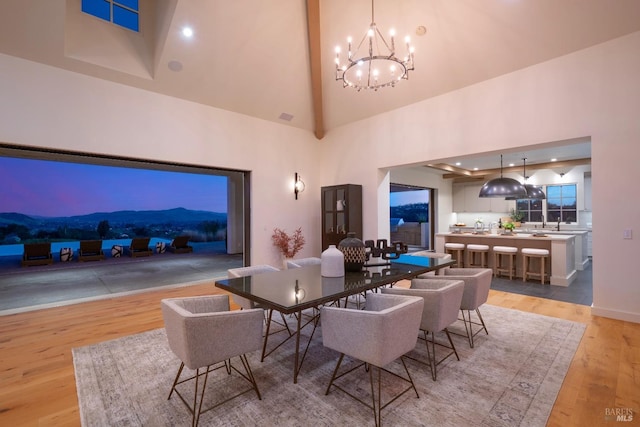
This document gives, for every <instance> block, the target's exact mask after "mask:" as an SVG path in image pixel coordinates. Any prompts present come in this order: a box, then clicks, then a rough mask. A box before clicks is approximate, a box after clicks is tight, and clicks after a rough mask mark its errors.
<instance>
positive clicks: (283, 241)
mask: <svg viewBox="0 0 640 427" xmlns="http://www.w3.org/2000/svg"><path fill="white" fill-rule="evenodd" d="M271 241H272V242H273V246H275V247H277V248H278V249H279V250H280V252H281V253H282V255H284V257H285V258H293V257H294V256H296V254H297V253H298V252H300V250H302V247H303V246H304V243H305V241H304V236H303V235H302V227H300V228H298V229H297V230H296V231H294V232H293V234H292V235H291V236H289V235H288V234H287V233H286V232H285V231H284V230H281V229H279V228H274V229H273V235H272V236H271Z"/></svg>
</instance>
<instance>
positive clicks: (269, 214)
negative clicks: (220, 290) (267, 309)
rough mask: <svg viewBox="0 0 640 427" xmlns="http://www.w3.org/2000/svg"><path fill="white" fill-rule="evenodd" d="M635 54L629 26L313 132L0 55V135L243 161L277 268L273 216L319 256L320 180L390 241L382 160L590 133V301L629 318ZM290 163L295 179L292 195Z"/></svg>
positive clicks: (173, 157) (147, 154)
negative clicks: (586, 45) (615, 35)
mask: <svg viewBox="0 0 640 427" xmlns="http://www.w3.org/2000/svg"><path fill="white" fill-rule="evenodd" d="M638 52H640V33H634V34H631V35H629V36H626V37H622V38H620V39H616V40H613V41H611V42H608V43H605V44H602V45H599V46H596V47H593V48H590V49H586V50H583V51H580V52H576V53H573V54H571V55H567V56H565V57H561V58H558V59H556V60H553V61H549V62H546V63H543V64H539V65H536V66H533V67H529V68H526V69H523V70H520V71H518V72H514V73H511V74H508V75H505V76H502V77H499V78H495V79H492V80H489V81H486V82H483V83H480V84H477V85H473V86H469V87H467V88H464V89H462V90H459V91H455V92H452V93H449V94H446V95H443V96H439V97H436V98H433V99H430V100H427V101H424V102H420V103H417V104H413V105H411V106H408V107H405V108H402V109H398V110H394V111H392V112H389V113H385V114H383V115H380V116H377V117H373V118H370V119H366V120H362V121H360V122H357V123H354V124H350V125H347V126H344V127H341V128H338V129H335V130H331V131H329V132H328V133H327V136H326V137H325V138H324V139H323V140H322V141H320V142H318V141H316V140H315V138H314V137H313V136H312V134H311V133H307V132H303V131H301V130H297V129H295V128H292V127H288V126H281V125H278V124H274V123H271V122H265V121H262V120H257V119H253V118H249V117H246V116H242V115H239V114H235V113H231V112H227V111H222V110H218V109H214V108H209V107H205V106H202V105H199V104H195V103H191V102H187V101H183V100H179V99H175V98H171V97H168V96H162V95H158V94H154V93H150V92H145V91H142V90H137V89H133V88H130V87H126V86H122V85H117V84H113V83H109V82H106V81H102V80H99V79H95V78H91V77H87V76H83V75H79V74H74V73H70V72H66V71H62V70H59V69H56V68H52V67H47V66H43V65H40V64H36V63H32V62H29V61H25V60H22V59H18V58H14V57H9V56H6V55H0V75H1V76H2V78H1V79H0V94H2V96H0V142H4V143H10V144H19V145H25V146H34V147H51V148H56V149H63V150H72V151H83V152H89V153H98V154H107V155H116V156H127V157H133V158H142V159H151V160H158V161H171V162H178V163H186V164H194V165H204V166H213V167H223V168H233V169H240V170H251V171H252V206H253V210H252V213H251V215H252V225H251V232H252V236H253V247H252V248H251V254H252V261H253V263H254V264H257V263H271V264H274V265H275V264H277V262H278V256H277V253H276V252H275V250H274V248H273V247H272V245H271V242H270V235H271V232H272V229H273V227H281V228H286V229H288V230H293V229H294V228H296V227H298V226H302V227H303V230H304V231H305V236H306V237H307V242H308V243H307V245H306V247H305V250H304V251H303V253H302V254H301V256H310V255H318V253H317V252H318V251H317V250H315V248H319V247H320V241H319V235H320V225H319V224H320V215H319V210H320V202H319V201H320V187H321V186H323V185H333V184H344V183H353V184H362V185H363V204H364V206H363V207H364V235H365V236H366V237H367V238H372V239H375V238H388V236H389V187H388V184H389V182H390V178H389V172H388V171H389V169H390V168H396V167H401V166H406V165H415V164H417V163H419V162H424V161H429V160H436V159H441V158H448V157H454V156H460V155H467V154H474V153H482V152H494V153H499V152H500V151H501V150H504V149H507V148H513V147H515V146H519V147H526V146H528V145H535V144H541V143H548V142H553V141H562V140H568V139H572V138H579V137H590V138H591V141H592V165H591V166H592V198H593V219H594V222H595V223H596V228H595V229H594V231H593V257H594V266H593V286H594V304H593V310H592V312H593V313H594V314H597V315H606V316H610V317H616V318H621V319H629V320H633V321H636V322H640V286H637V280H636V279H635V277H636V275H635V268H634V267H633V266H634V263H635V262H636V260H637V258H638V256H639V255H640V246H639V238H640V231H638V230H634V231H635V236H636V237H635V238H634V239H632V240H623V239H622V229H624V228H633V227H634V226H636V225H637V224H638V219H639V218H640V201H638V200H637V198H636V197H635V195H636V183H637V182H639V181H640V168H638V167H637V158H638V154H639V151H640V148H639V147H640V120H638V111H640V55H638ZM424 66H425V67H428V64H425V65H424ZM410 83H411V82H408V83H407V84H410ZM318 159H321V161H318ZM294 172H299V173H300V174H302V176H303V178H304V179H305V182H306V187H307V189H306V190H305V192H304V193H302V194H301V196H300V198H299V200H298V201H295V200H294V198H293V190H292V188H293V187H292V186H293V173H294ZM612 186H614V187H615V191H612V190H611V187H612ZM443 201H444V199H443V200H441V201H440V202H441V204H442V205H444V203H443ZM441 209H443V210H446V209H447V207H446V206H441ZM449 209H450V208H449ZM439 215H440V213H439Z"/></svg>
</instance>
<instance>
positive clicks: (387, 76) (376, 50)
mask: <svg viewBox="0 0 640 427" xmlns="http://www.w3.org/2000/svg"><path fill="white" fill-rule="evenodd" d="M394 36H395V32H394V30H391V31H390V40H391V43H387V41H386V40H385V38H384V37H383V36H382V33H381V32H380V30H379V29H378V27H377V26H376V21H375V18H374V8H373V0H371V24H370V25H369V30H368V31H367V32H366V34H365V35H364V36H363V37H362V40H360V43H359V44H358V45H357V47H356V48H355V50H352V48H353V46H352V44H351V43H352V39H351V37H348V38H347V43H348V53H347V62H346V63H343V64H341V62H340V52H341V49H340V47H339V46H338V47H336V80H342V87H352V88H355V89H356V90H358V91H360V90H362V89H373V90H378V88H381V87H386V86H392V87H393V86H395V85H396V82H398V81H400V80H402V79H405V80H406V79H408V78H409V71H413V47H411V45H410V44H409V42H410V39H409V36H407V37H406V38H405V43H406V48H407V54H406V56H405V57H404V58H402V59H400V58H397V57H396V48H395V40H394ZM359 53H360V55H361V56H360V57H359V56H358V55H359Z"/></svg>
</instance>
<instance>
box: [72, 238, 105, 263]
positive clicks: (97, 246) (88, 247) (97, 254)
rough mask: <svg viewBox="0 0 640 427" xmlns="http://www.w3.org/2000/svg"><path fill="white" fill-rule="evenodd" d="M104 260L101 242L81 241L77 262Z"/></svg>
mask: <svg viewBox="0 0 640 427" xmlns="http://www.w3.org/2000/svg"><path fill="white" fill-rule="evenodd" d="M103 259H104V252H103V251H102V240H81V241H80V249H79V250H78V261H100V260H103Z"/></svg>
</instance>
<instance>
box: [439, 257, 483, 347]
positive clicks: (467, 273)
mask: <svg viewBox="0 0 640 427" xmlns="http://www.w3.org/2000/svg"><path fill="white" fill-rule="evenodd" d="M442 273H443V274H442V275H441V276H439V278H441V279H446V280H462V281H463V282H464V293H463V294H462V302H461V303H460V311H461V312H462V320H463V321H464V329H465V334H466V337H467V338H468V339H469V346H470V347H471V348H473V345H474V342H473V339H474V337H475V336H476V335H477V334H479V333H480V332H482V330H484V332H485V333H486V334H487V335H489V331H488V330H487V326H486V325H485V323H484V319H483V318H482V315H481V314H480V306H481V305H482V304H484V303H485V302H487V299H488V298H489V290H490V289H491V280H492V279H493V270H492V269H490V268H445V269H443V271H442ZM472 311H475V313H476V315H477V317H478V320H473V319H472V318H471V312H472ZM473 325H476V326H480V328H478V329H477V330H476V331H475V332H474V331H473Z"/></svg>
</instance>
